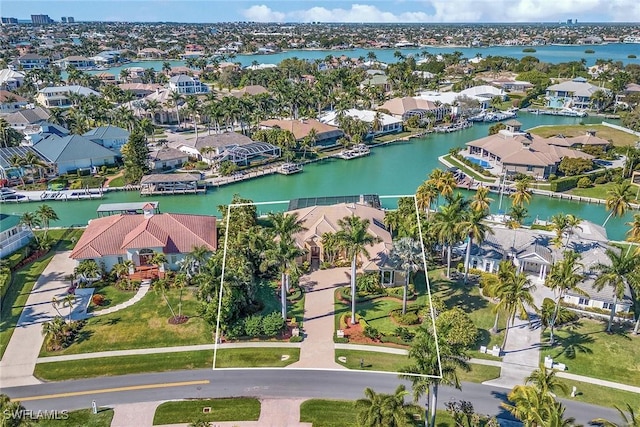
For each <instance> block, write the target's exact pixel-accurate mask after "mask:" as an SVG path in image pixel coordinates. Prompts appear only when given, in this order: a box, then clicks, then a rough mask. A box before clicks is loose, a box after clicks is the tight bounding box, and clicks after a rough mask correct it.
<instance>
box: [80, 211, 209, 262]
mask: <svg viewBox="0 0 640 427" xmlns="http://www.w3.org/2000/svg"><path fill="white" fill-rule="evenodd" d="M216 245H217V241H216V218H215V217H214V216H206V215H188V214H175V213H163V214H157V213H155V208H154V207H153V205H152V204H151V203H148V204H147V205H145V207H143V213H142V214H117V215H110V216H106V217H102V218H96V219H92V220H91V221H89V224H88V226H87V228H86V230H85V232H84V233H83V234H82V236H81V237H80V240H78V243H77V244H76V245H75V247H74V248H73V251H72V252H71V255H69V257H70V258H72V259H74V260H76V261H78V262H80V261H83V260H87V259H91V260H94V261H96V262H97V263H98V265H102V264H104V267H105V268H106V270H107V271H110V270H111V269H112V268H113V266H114V265H115V264H117V263H122V262H124V261H131V262H132V263H133V266H134V267H133V268H132V269H131V270H130V272H131V273H134V272H135V270H147V271H148V270H152V271H153V270H155V272H156V274H157V273H161V272H163V270H164V266H162V267H160V268H158V267H157V266H154V265H152V264H151V260H152V259H153V256H154V254H156V253H163V254H164V255H165V256H166V257H167V266H168V267H169V269H171V270H177V269H178V268H179V266H180V264H179V263H180V261H181V260H182V259H184V257H185V255H187V254H188V253H190V252H191V251H192V250H193V248H195V247H200V246H203V247H205V248H207V249H208V250H210V251H215V250H216Z"/></svg>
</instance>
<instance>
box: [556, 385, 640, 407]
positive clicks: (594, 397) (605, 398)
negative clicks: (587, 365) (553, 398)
mask: <svg viewBox="0 0 640 427" xmlns="http://www.w3.org/2000/svg"><path fill="white" fill-rule="evenodd" d="M560 382H562V383H564V384H566V385H567V388H568V390H569V393H563V392H562V391H560V392H559V393H558V396H560V397H562V398H564V399H568V400H576V401H578V402H585V403H591V404H592V405H598V406H609V407H614V406H616V405H617V406H618V407H620V408H623V407H625V404H626V403H631V404H632V405H633V403H634V402H637V401H638V394H637V393H632V392H630V391H622V390H617V389H614V388H609V387H602V386H597V385H594V384H590V383H583V382H580V381H572V380H567V379H564V378H560ZM573 386H575V387H576V390H577V393H576V397H571V387H573Z"/></svg>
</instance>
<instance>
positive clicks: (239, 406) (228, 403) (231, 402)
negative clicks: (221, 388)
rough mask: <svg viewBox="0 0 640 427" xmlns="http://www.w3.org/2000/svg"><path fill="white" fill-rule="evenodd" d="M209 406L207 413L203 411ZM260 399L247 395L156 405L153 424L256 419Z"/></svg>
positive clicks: (258, 412) (258, 414) (258, 413)
mask: <svg viewBox="0 0 640 427" xmlns="http://www.w3.org/2000/svg"><path fill="white" fill-rule="evenodd" d="M204 408H210V412H209V413H206V414H205V413H203V409H204ZM259 417H260V401H259V400H258V399H254V398H249V397H234V398H224V399H202V400H183V401H179V402H166V403H163V404H162V405H160V406H158V408H157V409H156V414H155V416H154V417H153V425H154V426H156V425H163V424H181V423H195V422H196V421H200V420H201V421H206V422H215V421H258V418H259Z"/></svg>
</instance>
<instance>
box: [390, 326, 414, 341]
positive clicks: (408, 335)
mask: <svg viewBox="0 0 640 427" xmlns="http://www.w3.org/2000/svg"><path fill="white" fill-rule="evenodd" d="M394 332H395V334H396V336H397V337H399V338H400V339H402V341H406V342H410V341H411V340H413V337H414V336H415V334H414V333H413V332H412V331H410V330H409V328H405V327H404V326H399V327H397V328H396V330H395V331H394Z"/></svg>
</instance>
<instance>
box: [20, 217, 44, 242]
mask: <svg viewBox="0 0 640 427" xmlns="http://www.w3.org/2000/svg"><path fill="white" fill-rule="evenodd" d="M20 224H22V225H26V226H27V227H28V228H29V230H31V234H33V238H34V239H35V240H36V243H38V236H36V234H35V233H34V232H33V227H36V226H39V225H40V218H38V215H35V214H33V213H31V212H29V211H27V212H25V213H23V214H22V216H20Z"/></svg>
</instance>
